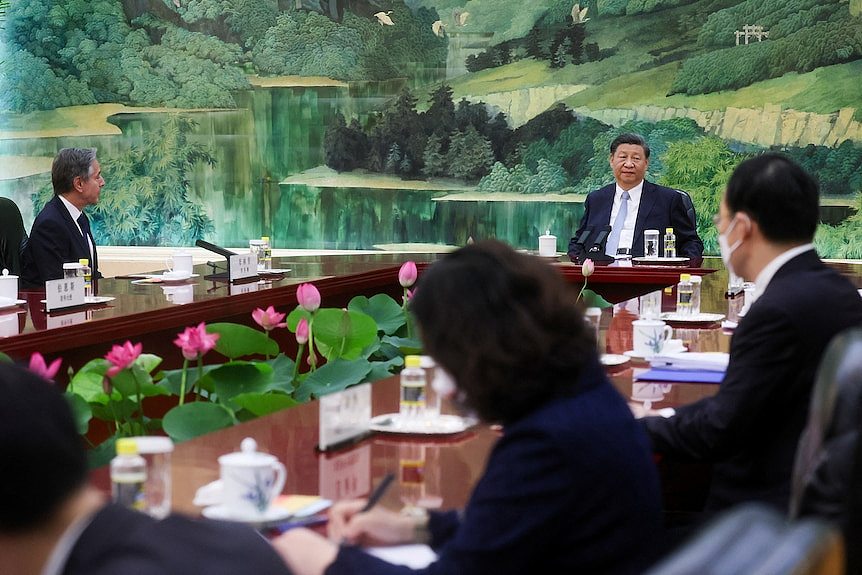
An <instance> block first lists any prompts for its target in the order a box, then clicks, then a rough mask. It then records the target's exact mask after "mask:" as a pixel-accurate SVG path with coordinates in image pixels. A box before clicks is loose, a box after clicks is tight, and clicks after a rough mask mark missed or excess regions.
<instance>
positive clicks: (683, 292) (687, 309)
mask: <svg viewBox="0 0 862 575" xmlns="http://www.w3.org/2000/svg"><path fill="white" fill-rule="evenodd" d="M693 293H694V287H693V286H692V284H691V274H681V275H680V276H679V283H678V284H676V313H678V314H679V315H691V298H692V295H693Z"/></svg>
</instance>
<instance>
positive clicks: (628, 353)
mask: <svg viewBox="0 0 862 575" xmlns="http://www.w3.org/2000/svg"><path fill="white" fill-rule="evenodd" d="M686 351H688V348H687V347H685V346H684V345H683V346H678V347H673V348H671V349H663V350H661V352H659V353H658V354H653V355H660V354H662V353H683V352H686ZM623 355H625V356H626V357H630V358H631V359H638V360H641V361H647V360H649V359H650V358H651V357H653V356H652V355H649V356H645V355H641V354H639V353H637V352H636V351H635V350H633V349H630V350H628V351H624V352H623Z"/></svg>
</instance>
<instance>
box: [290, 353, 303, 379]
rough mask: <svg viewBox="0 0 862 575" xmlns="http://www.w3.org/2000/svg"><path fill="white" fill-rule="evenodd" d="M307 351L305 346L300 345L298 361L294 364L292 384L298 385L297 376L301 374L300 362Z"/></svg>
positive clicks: (297, 355) (297, 354)
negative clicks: (303, 353)
mask: <svg viewBox="0 0 862 575" xmlns="http://www.w3.org/2000/svg"><path fill="white" fill-rule="evenodd" d="M303 351H305V344H304V343H301V344H299V350H298V351H297V352H296V361H295V362H294V363H293V377H292V378H291V382H293V383H296V376H297V375H298V374H299V362H300V361H302V352H303Z"/></svg>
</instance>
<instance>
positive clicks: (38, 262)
mask: <svg viewBox="0 0 862 575" xmlns="http://www.w3.org/2000/svg"><path fill="white" fill-rule="evenodd" d="M66 237H67V231H66V230H65V229H64V228H63V224H62V223H60V222H57V221H55V220H52V219H49V218H46V219H44V220H42V221H41V222H39V225H38V226H34V228H33V230H32V231H31V234H30V240H29V241H28V243H27V249H28V250H29V251H30V258H29V262H30V265H32V266H34V267H35V268H36V270H37V272H38V276H39V278H41V279H40V281H41V282H43V283H44V282H45V281H46V280H55V279H60V278H62V277H63V264H64V263H65V261H64V257H65V256H64V254H65V253H66V251H67V250H65V249H63V241H64V238H66Z"/></svg>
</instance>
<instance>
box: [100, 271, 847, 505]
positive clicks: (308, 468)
mask: <svg viewBox="0 0 862 575" xmlns="http://www.w3.org/2000/svg"><path fill="white" fill-rule="evenodd" d="M708 263H709V264H710V266H709V267H717V268H721V262H720V261H710V262H708ZM833 265H835V267H837V268H838V269H839V270H840V271H841V272H842V273H844V274H845V275H846V276H847V277H849V278H850V279H851V281H853V282H854V283H855V284H856V285H857V287H862V263H854V264H833ZM561 267H569V266H567V265H566V264H563V265H561ZM564 273H566V270H564ZM570 273H576V272H570ZM608 273H617V272H608ZM726 286H727V273H726V272H725V271H724V270H723V269H719V271H718V272H717V273H714V274H711V275H708V276H706V277H704V282H703V303H702V310H703V311H704V312H715V313H721V314H728V313H731V314H732V313H733V312H734V310H738V308H739V306H740V304H741V301H740V300H739V299H736V298H734V299H727V298H726V297H725V290H726ZM674 305H675V294H674V293H673V290H670V291H669V292H668V293H665V295H664V297H663V299H662V309H663V311H672V310H673V309H674ZM636 315H637V299H633V300H627V301H623V302H619V303H618V304H617V305H616V306H614V308H613V309H611V308H609V309H606V310H604V313H603V316H602V322H601V338H600V339H601V345H602V349H603V350H604V351H607V352H611V353H622V352H624V351H626V350H629V349H631V321H632V320H633V319H634V318H635V317H636ZM730 336H731V334H730V333H729V332H726V331H724V330H722V328H721V326H720V325H719V324H718V323H713V324H706V325H697V326H688V327H686V326H685V325H679V324H678V325H675V327H674V337H675V338H680V339H682V340H683V341H684V342H685V344H686V345H687V346H688V347H689V349H690V350H693V351H718V350H721V351H726V350H727V349H728V346H729V341H730ZM647 367H648V366H647V364H645V363H643V362H635V361H633V362H629V363H626V364H623V365H620V366H617V367H610V368H608V374H609V376H610V378H611V381H612V383H613V385H614V386H615V387H616V389H617V390H618V391H619V392H620V393H621V394H622V395H623V397H625V398H626V399H627V400H628V401H631V402H641V403H643V402H647V401H649V403H650V405H651V406H652V407H654V408H662V407H677V406H680V405H685V404H688V403H691V402H693V401H696V400H698V399H700V398H702V397H707V396H709V395H712V394H714V393H716V391H717V390H718V386H717V385H709V384H693V383H675V384H667V383H639V382H637V381H635V380H634V378H635V376H636V375H637V373H638V372H639V371H640V370H643V369H647ZM372 396H373V399H372V405H373V414H374V415H379V414H383V413H392V412H395V411H397V409H398V379H397V377H392V378H389V379H386V380H381V381H379V382H377V383H375V384H373V386H372ZM318 423H319V420H318V403H317V402H311V403H308V404H305V405H300V406H297V407H294V408H291V409H287V410H284V411H281V412H278V413H274V414H271V415H269V416H266V417H261V418H259V419H256V420H253V421H249V422H246V423H242V424H240V425H237V426H234V427H232V428H228V429H224V430H220V431H217V432H215V433H211V434H208V435H205V436H202V437H198V438H196V439H193V440H191V441H188V442H185V443H182V444H179V445H177V449H176V452H175V453H174V455H173V483H174V507H175V509H176V510H179V511H182V512H186V513H192V514H196V513H198V512H199V510H198V509H197V508H196V507H194V506H193V504H192V499H193V497H194V493H195V490H196V489H197V488H198V487H200V486H202V485H204V484H206V483H208V482H210V481H212V480H214V479H216V478H217V477H218V463H217V458H218V456H219V455H222V454H225V453H229V452H232V451H236V450H238V449H239V445H240V442H241V441H242V439H243V438H244V437H254V438H255V439H256V440H257V442H258V445H259V448H260V449H261V450H264V451H268V452H270V453H272V454H274V455H276V456H277V457H278V458H279V459H280V460H281V461H282V462H284V464H285V465H286V466H287V470H288V473H287V483H286V486H285V492H286V493H303V494H317V493H319V494H322V495H324V496H326V497H330V498H333V499H341V498H346V497H356V496H364V495H367V494H368V493H369V491H370V490H371V489H372V487H373V486H374V485H375V484H376V483H377V482H378V481H379V480H380V478H382V477H383V476H384V475H385V474H386V473H388V472H395V473H396V474H397V476H398V477H399V481H398V482H397V489H392V490H390V492H389V493H388V494H387V497H386V499H385V501H384V503H385V504H387V505H389V506H391V507H395V508H397V507H399V506H401V505H402V504H406V503H411V504H418V505H423V506H426V507H429V508H442V509H448V508H456V507H461V506H463V505H464V504H465V503H466V501H467V498H468V497H469V494H470V491H471V490H472V487H473V485H474V484H475V482H476V480H477V479H478V478H479V477H480V476H481V474H482V471H483V469H484V466H485V461H486V459H487V456H488V453H489V451H490V449H491V447H492V446H493V444H494V442H495V441H496V439H497V437H498V432H497V431H495V430H494V429H492V428H490V427H488V426H485V425H480V426H478V427H475V428H473V429H471V430H468V431H466V432H463V433H460V434H457V435H452V436H424V437H423V436H400V435H383V434H377V435H374V436H372V437H370V438H368V439H365V440H364V441H362V442H360V443H359V444H357V445H355V446H352V447H350V448H346V449H343V450H339V451H336V452H333V453H325V454H324V453H319V452H318V451H317V450H316V446H317V442H318ZM659 465H660V471H661V475H662V481H663V489H664V496H665V503H666V505H667V506H669V507H671V508H673V507H674V506H676V507H677V508H693V507H696V506H697V502H698V498H702V496H703V493H704V489H705V486H706V481H707V480H708V469H706V470H704V469H703V466H700V467H698V466H694V467H691V466H685V465H678V464H670V463H668V462H663V461H660V462H659ZM93 479H94V481H95V482H96V483H97V484H98V485H101V486H103V487H105V488H107V485H108V477H107V470H106V469H104V468H103V469H100V470H97V471H95V472H94V474H93Z"/></svg>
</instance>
